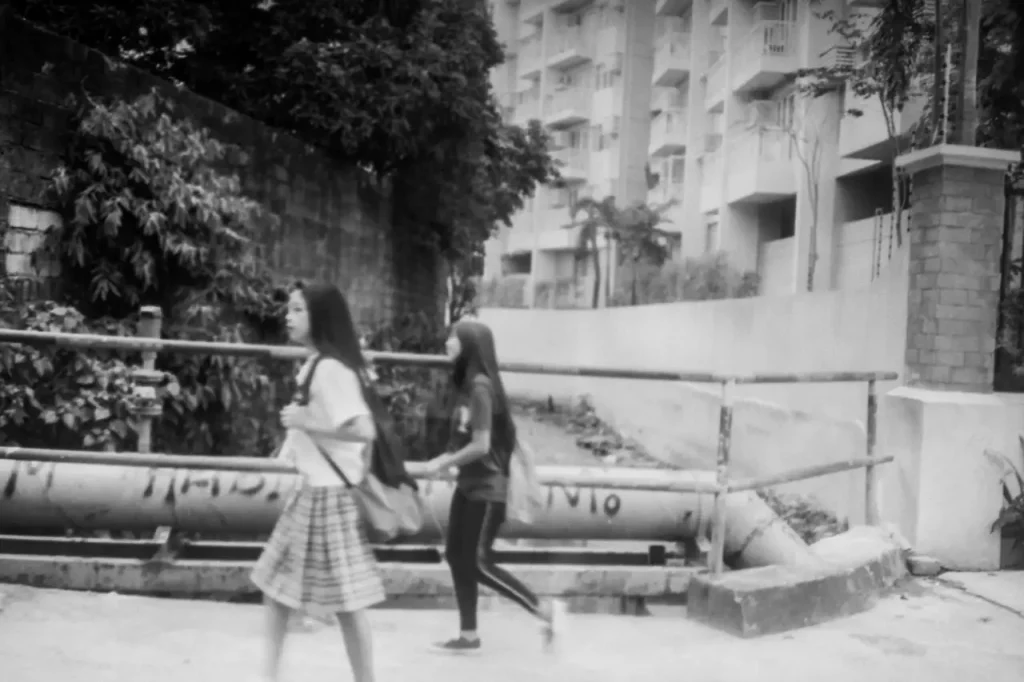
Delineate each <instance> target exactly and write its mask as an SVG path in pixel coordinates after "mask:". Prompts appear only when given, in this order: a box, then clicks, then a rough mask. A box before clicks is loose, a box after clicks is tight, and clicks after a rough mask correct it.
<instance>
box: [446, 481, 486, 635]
mask: <svg viewBox="0 0 1024 682" xmlns="http://www.w3.org/2000/svg"><path fill="white" fill-rule="evenodd" d="M478 506H479V503H474V502H473V501H472V500H470V499H469V498H467V497H466V496H465V494H463V493H462V491H460V490H459V489H458V488H456V490H455V494H454V495H453V496H452V504H451V510H450V511H449V514H448V537H447V541H446V543H445V550H444V557H445V561H447V562H448V568H449V569H450V570H451V574H452V585H453V586H454V588H455V601H456V602H457V604H458V606H459V638H458V639H456V640H452V641H450V642H447V643H446V644H445V646H446V647H448V648H475V646H479V638H478V636H477V632H476V628H477V623H476V612H477V601H478V599H479V587H478V586H477V582H476V565H475V559H474V556H475V554H474V548H475V546H476V537H477V535H478V534H479V528H480V521H481V520H482V518H483V514H482V511H483V510H482V508H481V509H478V508H477V507H478Z"/></svg>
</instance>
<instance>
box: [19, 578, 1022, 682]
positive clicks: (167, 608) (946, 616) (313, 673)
mask: <svg viewBox="0 0 1024 682" xmlns="http://www.w3.org/2000/svg"><path fill="white" fill-rule="evenodd" d="M998 581H1000V582H1004V583H1006V585H1008V587H1007V588H1005V589H1003V592H1004V593H1014V592H1016V593H1018V594H1019V593H1020V592H1022V591H1024V572H1021V573H1016V574H1002V575H1000V576H999V577H998ZM990 591H992V592H993V593H995V592H998V591H999V590H994V588H993V589H992V590H990ZM0 592H4V593H6V600H5V603H4V605H3V606H2V607H0V608H2V609H3V611H2V613H0V679H2V680H3V682H51V681H53V680H60V681H61V682H127V681H128V680H132V681H133V682H134V681H135V680H146V682H171V681H172V680H173V681H174V682H181V681H182V680H185V681H187V682H223V681H224V680H231V682H236V681H239V682H241V681H245V680H255V679H257V677H256V676H255V674H254V673H255V671H256V670H257V667H258V661H259V642H260V639H259V633H260V612H259V607H258V606H249V605H232V604H217V603H209V602H184V601H170V600H159V599H149V598H139V597H124V596H117V595H93V594H82V593H70V592H59V591H48V590H34V589H30V588H20V587H7V586H0ZM987 599H993V597H991V596H989V597H987ZM987 599H986V598H980V597H976V596H974V595H972V594H970V593H969V592H967V591H965V589H964V588H959V587H952V586H949V585H944V584H942V583H941V582H926V583H917V584H912V585H910V586H908V587H906V588H904V589H903V590H901V591H900V592H899V593H896V594H893V595H891V596H889V597H887V598H886V599H884V600H883V601H882V602H881V603H879V604H878V605H877V606H876V607H875V608H874V609H873V610H872V611H870V612H868V613H865V614H861V615H859V616H855V617H852V618H848V619H845V620H841V621H838V622H835V623H831V624H828V625H824V626H819V627H816V628H809V629H806V630H801V631H798V632H794V633H790V634H786V635H780V636H772V637H765V638H761V639H756V640H739V639H735V638H733V637H731V636H728V635H724V634H721V633H718V632H715V631H712V630H709V629H706V628H704V627H701V626H699V625H695V624H693V623H690V622H688V621H687V620H685V618H684V617H683V616H682V614H681V613H680V611H679V610H677V609H668V608H666V609H665V611H663V612H659V613H656V614H655V615H654V616H652V617H647V618H629V617H626V616H576V617H574V618H573V619H572V620H571V625H572V631H571V634H570V636H568V637H567V638H566V639H565V640H564V641H563V644H562V646H561V648H560V650H559V651H558V652H557V653H555V654H550V655H546V654H543V653H541V650H540V644H539V639H538V636H537V633H536V630H535V628H534V626H533V624H532V623H531V622H530V621H529V620H528V619H527V618H526V617H525V616H523V615H521V614H520V613H518V612H515V611H507V612H506V611H498V612H495V611H491V612H487V613H485V614H483V623H482V625H483V634H484V637H485V650H484V651H481V652H478V653H475V654H472V655H462V656H456V655H450V654H447V655H446V654H441V653H435V652H434V651H432V650H431V648H430V646H429V645H430V643H431V642H432V641H434V640H437V639H440V638H441V637H443V636H445V635H448V634H449V633H450V632H451V631H452V627H453V624H454V622H455V620H454V615H453V614H452V613H446V612H437V611H398V610H379V611H375V612H374V613H373V620H374V623H375V625H376V632H377V651H378V659H379V670H380V674H379V680H380V682H414V681H415V680H424V682H430V681H433V680H484V679H486V680H487V681H488V682H513V681H515V682H521V681H522V680H530V682H584V681H586V682H632V681H633V680H672V679H687V680H699V681H700V682H745V681H747V680H750V681H753V680H757V681H758V682H772V681H774V680H779V681H780V682H781V681H782V680H785V681H786V682H803V681H805V680H806V681H808V682H810V681H817V680H823V679H825V680H829V682H848V681H851V682H852V681H853V680H858V681H861V680H870V681H871V682H885V681H889V680H891V681H893V682H914V681H915V680H921V681H922V682H923V681H925V680H927V682H946V681H948V682H963V681H964V680H971V679H977V680H984V681H985V682H1020V681H1021V680H1022V679H1024V644H1022V643H1024V616H1022V615H1021V614H1020V613H1015V612H1013V611H1011V610H1009V609H1007V608H1005V607H1001V606H998V605H996V604H993V603H991V602H990V601H988V600H987ZM288 654H289V655H288V659H287V660H286V669H287V673H288V674H287V676H286V677H285V679H286V680H287V681H291V680H294V681H296V682H298V681H299V680H302V681H303V682H321V681H322V682H328V681H335V680H337V681H341V680H348V679H350V677H349V675H348V671H347V668H346V665H345V659H344V653H343V649H342V645H341V641H340V637H339V636H338V635H336V634H335V632H334V631H333V629H332V628H323V629H320V630H317V631H315V632H310V633H296V634H294V635H293V636H292V639H291V644H290V649H289V652H288Z"/></svg>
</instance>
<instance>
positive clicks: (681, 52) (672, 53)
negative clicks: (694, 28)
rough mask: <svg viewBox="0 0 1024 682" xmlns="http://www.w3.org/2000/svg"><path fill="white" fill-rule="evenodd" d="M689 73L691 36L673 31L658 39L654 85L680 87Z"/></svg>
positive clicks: (656, 42)
mask: <svg viewBox="0 0 1024 682" xmlns="http://www.w3.org/2000/svg"><path fill="white" fill-rule="evenodd" d="M689 72H690V34H689V33H688V32H683V31H673V32H671V33H666V34H665V35H663V36H661V37H660V38H658V40H657V41H655V44H654V78H653V83H654V85H656V86H662V87H664V86H671V85H678V84H679V83H680V82H681V81H682V80H683V79H684V78H686V75H687V74H688V73H689Z"/></svg>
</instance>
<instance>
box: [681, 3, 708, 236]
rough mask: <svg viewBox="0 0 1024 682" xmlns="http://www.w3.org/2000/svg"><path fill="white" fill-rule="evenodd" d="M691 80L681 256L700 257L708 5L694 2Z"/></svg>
mask: <svg viewBox="0 0 1024 682" xmlns="http://www.w3.org/2000/svg"><path fill="white" fill-rule="evenodd" d="M690 11H691V15H690V81H689V83H688V84H687V87H688V88H689V91H688V97H687V101H688V102H689V105H688V106H689V110H688V111H689V120H688V121H687V124H686V171H685V174H684V177H685V179H684V180H683V201H682V211H681V215H682V218H681V220H680V222H681V223H682V229H681V230H680V232H681V234H682V235H683V249H682V251H683V256H696V255H700V253H701V252H702V251H703V244H704V215H703V214H702V213H701V210H700V194H701V182H702V175H701V168H702V166H701V162H700V159H701V154H703V153H704V135H705V134H706V133H707V118H708V114H707V112H706V111H705V109H704V76H706V75H707V72H708V49H709V46H708V30H707V27H708V22H709V19H708V5H707V3H706V2H702V1H698V2H694V3H692V4H691V6H690Z"/></svg>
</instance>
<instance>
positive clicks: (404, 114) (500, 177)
mask: <svg viewBox="0 0 1024 682" xmlns="http://www.w3.org/2000/svg"><path fill="white" fill-rule="evenodd" d="M12 6H13V8H14V11H15V12H17V13H19V14H21V15H23V16H25V17H26V18H27V19H29V20H31V21H34V22H36V23H38V24H41V25H42V26H44V27H46V28H48V29H51V30H53V31H55V32H57V33H60V34H63V35H67V36H69V37H71V38H74V39H76V40H79V41H81V42H83V43H85V44H86V45H90V46H92V47H95V48H97V49H99V50H101V51H103V52H105V53H107V54H110V55H114V56H120V57H121V58H122V59H124V60H126V61H127V62H129V63H131V64H133V65H135V66H138V67H140V68H143V69H145V70H147V71H150V72H152V73H154V74H156V75H159V76H162V77H164V78H167V79H169V80H172V81H175V82H179V83H181V84H183V85H185V86H186V87H188V88H189V89H191V90H193V91H195V92H197V93H199V94H201V95H205V96H207V97H210V98H211V99H215V100H217V101H219V102H222V103H224V104H226V105H227V106H229V107H232V108H234V109H236V110H237V111H239V112H242V113H244V114H247V115H249V116H252V117H253V118H255V119H257V120H260V121H263V122H265V123H268V124H270V125H273V126H277V127H279V128H282V129H284V130H287V131H289V132H291V133H293V134H294V135H296V136H297V137H299V138H300V139H302V140H304V141H307V142H309V143H311V144H314V145H316V146H318V147H320V148H322V149H324V150H326V151H328V152H329V153H331V154H332V155H334V156H335V157H337V158H339V159H342V160H347V161H350V162H352V163H353V164H358V165H360V166H362V167H365V168H369V169H371V170H372V171H374V172H375V173H376V174H377V175H378V176H379V177H380V178H381V179H384V178H387V179H389V180H391V181H392V182H393V183H394V184H393V186H394V187H395V191H396V193H397V194H398V195H399V196H401V199H402V200H401V202H400V206H399V208H400V209H401V211H402V213H404V217H405V219H403V220H401V221H400V222H401V224H402V225H403V226H405V227H406V228H407V229H408V230H410V232H409V235H408V236H409V238H410V239H412V240H414V241H419V242H427V243H430V244H432V245H434V246H436V247H437V248H439V249H440V250H441V251H442V252H443V253H445V255H446V256H447V257H448V259H449V261H453V262H454V261H457V260H458V259H459V258H462V257H464V256H470V257H471V255H472V253H473V251H474V249H475V248H476V245H477V244H479V243H482V242H483V241H484V240H485V239H486V238H487V237H488V236H489V235H490V233H491V231H492V230H493V228H494V227H495V225H496V224H497V223H499V222H504V223H506V224H510V222H509V221H510V219H511V216H512V215H513V214H514V213H515V212H516V211H517V210H519V209H520V208H522V205H523V200H524V198H525V197H526V196H528V195H529V194H530V193H532V191H533V189H534V187H535V186H536V185H537V184H538V183H543V182H546V181H548V180H551V179H552V178H554V177H555V176H556V174H557V173H556V171H555V167H554V164H553V161H552V160H551V159H550V157H549V155H548V153H547V136H546V135H545V133H544V132H543V130H542V129H541V127H540V126H539V125H538V124H531V125H530V126H529V127H528V128H526V129H522V128H517V127H514V126H506V125H504V124H503V123H502V120H501V115H500V110H499V108H498V106H497V102H496V101H495V98H494V96H493V93H492V91H491V86H490V80H489V74H490V71H491V69H492V68H493V67H495V66H498V65H500V64H501V63H502V61H503V59H504V55H503V51H502V46H501V44H500V43H499V42H498V39H497V35H496V33H495V31H494V27H493V24H492V22H491V19H490V16H489V14H488V11H487V8H486V5H485V3H484V2H482V1H480V0H418V1H417V0H409V1H406V2H402V1H397V0H389V1H385V2H382V1H381V0H372V1H371V0H352V1H350V2H334V1H333V0H308V1H303V2H299V1H298V0H258V1H257V0H211V1H210V2H204V3H192V2H184V1H183V0H171V1H169V2H164V1H162V0H161V1H159V2H158V1H157V0H140V1H139V2H136V3H134V4H133V7H132V9H131V10H130V11H128V10H126V8H125V6H124V5H123V3H120V2H116V1H115V0H105V1H103V0H101V1H100V2H94V3H81V2H77V1H75V0H57V1H56V2H50V1H49V0H47V1H43V0H12Z"/></svg>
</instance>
